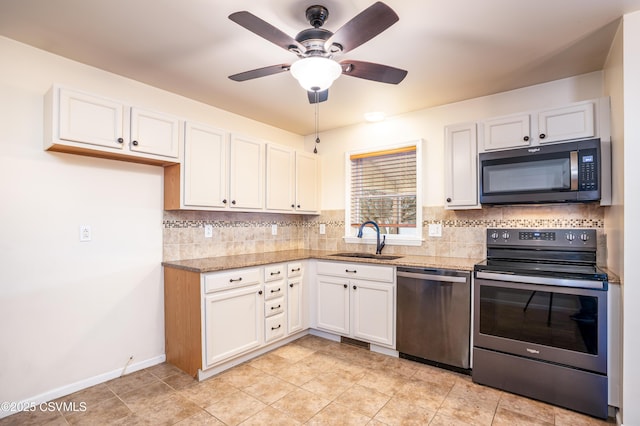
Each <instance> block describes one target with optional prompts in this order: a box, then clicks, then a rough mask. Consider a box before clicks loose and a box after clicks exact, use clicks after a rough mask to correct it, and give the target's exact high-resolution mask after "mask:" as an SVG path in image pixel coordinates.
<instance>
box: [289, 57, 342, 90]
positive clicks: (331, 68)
mask: <svg viewBox="0 0 640 426" xmlns="http://www.w3.org/2000/svg"><path fill="white" fill-rule="evenodd" d="M340 74H342V67H341V66H340V64H338V63H337V62H336V61H334V60H332V59H329V58H324V57H321V56H311V57H308V58H303V59H300V60H298V61H296V62H294V63H293V64H292V65H291V75H293V77H294V78H295V79H296V80H298V83H300V86H302V88H303V89H304V90H307V91H310V92H322V91H323V90H327V89H328V88H329V87H331V84H332V83H333V82H334V81H335V80H336V79H337V78H338V77H339V76H340Z"/></svg>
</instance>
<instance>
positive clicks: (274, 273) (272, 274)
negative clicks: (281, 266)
mask: <svg viewBox="0 0 640 426" xmlns="http://www.w3.org/2000/svg"><path fill="white" fill-rule="evenodd" d="M280 272H281V271H278V272H272V273H271V276H274V275H280Z"/></svg>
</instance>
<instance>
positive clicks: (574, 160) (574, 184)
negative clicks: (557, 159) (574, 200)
mask: <svg viewBox="0 0 640 426" xmlns="http://www.w3.org/2000/svg"><path fill="white" fill-rule="evenodd" d="M569 161H570V166H571V190H572V191H577V190H578V151H571V152H570V153H569Z"/></svg>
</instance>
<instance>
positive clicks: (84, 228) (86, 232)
mask: <svg viewBox="0 0 640 426" xmlns="http://www.w3.org/2000/svg"><path fill="white" fill-rule="evenodd" d="M80 241H91V226H89V225H80Z"/></svg>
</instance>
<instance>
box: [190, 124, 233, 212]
mask: <svg viewBox="0 0 640 426" xmlns="http://www.w3.org/2000/svg"><path fill="white" fill-rule="evenodd" d="M228 143H229V137H228V134H227V133H226V132H225V131H224V130H220V129H216V128H213V127H209V126H205V125H203V124H197V123H191V122H188V123H186V125H185V138H184V165H183V167H184V172H183V173H184V179H183V185H184V205H185V206H194V207H212V208H224V207H225V205H226V204H227V198H228V195H227V191H228V189H227V145H228Z"/></svg>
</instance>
